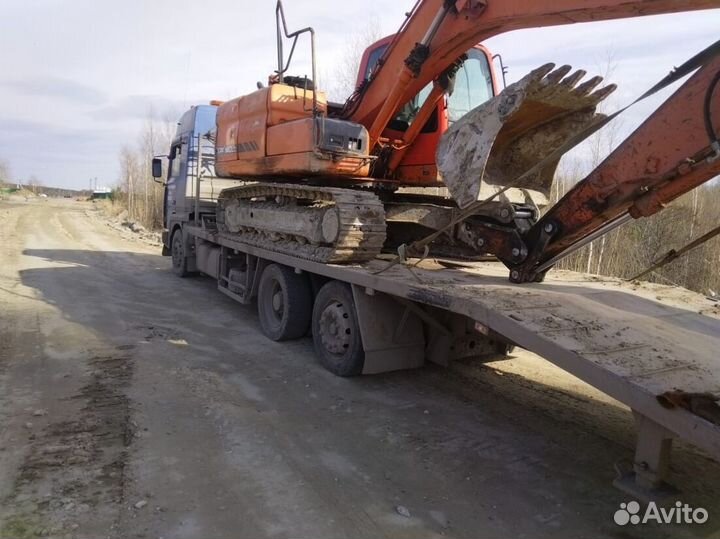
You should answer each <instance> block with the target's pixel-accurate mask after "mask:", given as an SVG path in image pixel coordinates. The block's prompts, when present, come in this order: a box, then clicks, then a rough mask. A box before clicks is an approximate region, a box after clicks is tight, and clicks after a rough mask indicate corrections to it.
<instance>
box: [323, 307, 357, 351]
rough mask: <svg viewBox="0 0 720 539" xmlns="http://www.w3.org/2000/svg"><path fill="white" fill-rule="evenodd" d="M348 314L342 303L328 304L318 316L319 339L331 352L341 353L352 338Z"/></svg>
mask: <svg viewBox="0 0 720 539" xmlns="http://www.w3.org/2000/svg"><path fill="white" fill-rule="evenodd" d="M351 333H352V331H351V329H350V316H349V314H348V312H347V311H346V309H345V306H344V305H343V304H342V303H332V304H331V305H328V306H327V307H326V308H325V310H324V311H323V313H322V315H321V316H320V341H321V342H322V344H323V346H324V347H325V349H326V350H327V351H328V352H330V353H333V354H342V353H344V352H345V350H347V348H348V347H349V346H350V342H351V339H352V335H351Z"/></svg>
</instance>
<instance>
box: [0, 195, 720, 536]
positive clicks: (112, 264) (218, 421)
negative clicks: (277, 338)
mask: <svg viewBox="0 0 720 539" xmlns="http://www.w3.org/2000/svg"><path fill="white" fill-rule="evenodd" d="M169 266H170V263H169V260H168V259H167V258H163V257H161V256H159V249H158V248H157V247H154V246H151V245H147V244H144V243H140V242H138V241H136V240H133V239H131V238H130V239H129V238H126V237H122V236H121V235H120V234H119V233H118V232H117V231H115V230H113V229H112V228H110V227H108V226H107V225H106V224H105V223H104V222H103V221H102V220H101V219H100V218H99V217H97V216H94V214H93V211H92V209H91V206H90V205H86V204H82V203H75V202H69V201H67V202H66V201H38V202H31V203H27V204H26V203H17V204H12V203H7V202H0V428H1V430H0V537H13V538H21V537H35V536H50V537H82V538H99V537H113V538H115V537H117V538H131V537H139V538H144V537H147V538H154V539H157V538H160V537H164V538H165V539H171V538H172V539H175V538H178V539H179V538H210V537H212V538H224V537H228V538H229V537H233V538H236V537H240V538H246V537H247V538H253V539H254V538H261V537H279V538H284V537H308V538H309V537H312V538H323V537H328V538H330V537H332V538H342V537H352V538H356V537H357V538H365V537H367V538H377V537H392V538H396V537H397V538H406V537H407V538H410V537H413V538H414V537H456V538H471V537H472V538H478V537H574V538H575V537H599V536H606V537H644V536H648V535H649V534H650V533H652V535H653V536H655V537H657V536H661V537H662V536H675V537H677V536H690V537H694V536H697V537H706V536H710V535H712V534H713V533H717V529H718V524H717V523H718V521H720V502H719V501H718V488H720V487H718V485H720V481H718V480H719V479H720V466H718V465H717V464H716V463H714V462H713V461H711V460H709V459H708V458H706V457H705V456H703V455H702V454H700V453H699V452H697V451H696V450H694V449H693V448H690V447H687V446H683V445H682V444H680V445H678V447H677V450H676V452H675V454H674V458H675V460H674V470H675V472H676V473H675V477H674V481H675V483H676V484H677V485H678V486H679V487H681V488H682V490H683V496H684V498H683V500H684V501H687V502H688V503H692V504H693V505H695V506H699V505H702V506H703V507H705V508H707V509H708V511H709V513H710V520H709V522H708V524H706V525H704V526H695V527H662V528H653V527H648V526H636V527H628V526H626V527H624V528H621V527H619V526H617V525H616V524H614V522H613V514H614V512H615V511H616V510H617V509H618V508H619V504H620V503H621V502H624V501H628V497H627V496H625V495H623V494H622V493H620V492H618V491H616V490H615V489H614V488H613V487H612V486H611V481H612V478H613V471H612V467H613V463H615V462H616V461H619V460H623V459H625V460H627V459H630V458H632V447H633V432H632V421H631V416H630V413H629V411H627V410H626V409H624V408H622V407H621V406H619V405H618V404H617V403H615V402H613V401H611V400H609V399H607V398H605V397H603V396H602V395H600V394H598V393H597V392H595V391H593V390H592V389H590V388H588V387H587V386H585V385H584V384H582V383H580V382H579V381H577V380H576V379H574V378H572V377H570V376H568V375H566V374H564V373H562V372H561V371H559V370H558V369H556V368H554V367H553V366H551V365H550V364H548V363H546V362H544V361H542V360H540V359H538V358H536V357H534V356H532V355H530V354H527V353H519V354H518V355H517V357H515V358H512V359H511V360H510V361H502V362H495V363H492V364H489V365H486V366H482V365H477V364H472V363H466V364H459V365H457V366H456V367H454V368H453V369H450V370H445V369H440V368H433V367H428V368H424V369H421V370H419V371H414V372H404V373H394V374H389V375H380V376H372V377H364V378H357V379H349V380H348V379H339V378H335V377H333V376H332V375H330V374H329V373H327V372H325V371H324V370H322V368H321V367H320V366H319V365H318V364H317V363H316V362H315V359H314V356H313V352H312V343H311V341H310V340H309V339H305V340H300V341H297V342H291V343H282V344H280V343H273V342H270V341H268V340H267V339H266V338H264V337H263V336H262V334H261V333H260V331H259V328H258V322H257V317H256V314H255V312H254V309H252V308H250V307H243V306H240V305H238V304H236V303H233V302H232V301H231V300H229V299H227V298H225V297H224V296H223V295H221V294H219V293H217V292H216V291H215V290H214V286H213V283H212V282H211V281H210V280H209V279H203V278H195V279H187V280H180V279H178V278H176V277H174V276H173V275H172V273H171V272H170V270H169Z"/></svg>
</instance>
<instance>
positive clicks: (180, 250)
mask: <svg viewBox="0 0 720 539" xmlns="http://www.w3.org/2000/svg"><path fill="white" fill-rule="evenodd" d="M170 254H171V256H172V269H173V273H175V275H177V276H178V277H182V278H185V277H189V276H190V275H191V272H190V271H188V260H187V256H186V254H185V241H184V240H183V233H182V230H181V229H179V228H178V229H177V230H175V232H174V233H173V235H172V243H171V246H170Z"/></svg>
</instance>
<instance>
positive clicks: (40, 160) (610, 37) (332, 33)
mask: <svg viewBox="0 0 720 539" xmlns="http://www.w3.org/2000/svg"><path fill="white" fill-rule="evenodd" d="M495 1H499V0H495ZM284 3H285V9H286V12H287V17H288V24H289V25H290V27H291V28H299V27H301V26H307V25H312V26H314V28H315V30H316V32H317V36H318V37H317V45H318V49H319V70H320V73H321V75H322V79H321V80H323V81H324V82H325V83H326V84H328V82H327V81H328V79H331V78H332V73H333V66H334V65H336V63H337V62H339V61H340V60H341V58H342V56H343V54H342V51H343V43H344V42H345V40H346V39H347V37H348V35H350V34H352V33H353V32H357V31H359V30H360V29H362V28H364V27H366V26H367V25H368V24H370V23H371V22H372V21H375V23H376V24H379V26H380V27H381V28H380V33H381V34H382V35H385V34H390V33H393V32H395V31H396V29H397V27H398V26H399V25H400V23H401V22H402V19H403V14H404V12H405V11H407V10H408V9H410V8H411V7H412V5H413V4H414V0H396V1H388V0H385V1H381V0H364V1H362V2H357V1H353V2H346V1H342V0H285V2H284ZM719 29H720V10H714V11H706V12H697V13H686V14H679V15H665V16H657V17H650V18H643V19H633V20H625V21H612V22H602V23H592V24H584V25H575V26H566V27H559V28H549V29H535V30H525V31H519V32H513V33H510V34H505V35H502V36H499V37H496V38H493V39H492V40H491V41H490V42H489V43H487V45H489V46H490V47H491V48H492V49H493V51H494V52H498V53H502V55H503V57H504V58H505V62H506V64H507V65H508V66H509V67H510V75H509V81H512V80H516V79H518V78H520V77H522V76H523V75H524V74H526V73H527V72H528V71H530V70H531V69H533V68H535V67H537V66H539V65H541V64H543V63H546V62H551V61H552V62H557V63H569V64H571V65H573V66H574V67H578V68H584V69H586V70H588V71H589V72H593V71H595V72H602V71H604V70H605V68H606V64H607V58H608V57H609V56H611V57H612V58H613V61H614V63H615V64H616V68H615V70H614V72H613V74H612V79H611V80H612V82H616V83H618V84H619V85H620V90H619V91H618V92H617V93H616V94H615V96H614V97H613V99H612V101H611V103H610V105H611V106H619V105H621V104H624V103H627V102H629V101H631V100H632V99H633V98H634V97H636V96H638V95H639V94H641V93H642V92H643V91H644V90H645V89H647V88H648V87H649V86H651V85H652V84H654V83H655V82H656V81H657V79H659V78H661V77H662V76H664V75H665V74H666V73H667V72H668V71H669V70H670V69H671V68H672V67H673V66H674V65H678V64H680V63H682V62H683V61H685V60H686V59H687V58H689V57H690V56H692V55H693V54H695V53H697V52H699V51H700V50H701V49H703V48H705V47H706V46H708V45H710V44H711V43H712V42H714V41H716V40H717V39H718V38H719V37H720V32H719V31H718V30H719ZM361 52H362V51H358V54H360V53H361ZM275 63H276V52H275V34H274V1H272V0H263V1H261V2H257V1H250V0H203V1H198V0H173V1H169V0H152V1H150V0H122V1H121V2H110V1H107V0H104V1H103V0H0V158H2V159H6V160H8V161H9V162H10V165H11V169H12V171H13V174H14V176H16V177H18V178H20V179H22V180H26V179H27V178H28V177H29V176H30V175H36V176H37V177H38V178H40V179H41V180H42V181H43V182H44V183H45V184H46V185H52V186H67V187H75V188H84V187H86V186H87V185H88V179H89V178H93V177H97V178H98V183H99V184H100V185H108V186H110V185H113V184H115V183H116V181H117V179H118V169H119V167H118V151H119V149H120V147H121V146H122V145H123V144H124V143H130V144H134V143H135V141H136V139H137V134H138V131H139V130H140V129H141V127H142V124H143V121H144V119H145V118H147V116H148V114H150V113H153V114H155V115H156V116H158V117H172V118H176V117H177V116H179V114H181V113H182V111H183V110H185V109H186V108H187V107H189V106H190V105H192V104H195V103H201V102H207V101H208V100H210V99H229V98H232V97H235V96H237V95H242V94H243V93H248V92H250V91H252V90H254V89H255V81H257V80H266V78H267V75H268V74H269V73H270V72H272V70H273V69H274V68H275ZM298 67H299V68H300V71H302V66H298ZM299 74H304V73H299ZM334 97H337V96H334ZM657 103H658V101H657V100H655V101H654V102H653V103H650V104H646V105H643V106H642V107H638V108H637V109H636V110H634V111H633V112H632V114H630V115H628V116H627V117H625V119H624V120H623V122H622V126H623V130H625V131H628V130H630V129H631V128H632V127H634V126H636V125H637V124H638V123H639V122H640V121H641V119H642V117H643V115H646V114H648V113H649V111H650V110H652V109H651V107H652V106H653V105H657Z"/></svg>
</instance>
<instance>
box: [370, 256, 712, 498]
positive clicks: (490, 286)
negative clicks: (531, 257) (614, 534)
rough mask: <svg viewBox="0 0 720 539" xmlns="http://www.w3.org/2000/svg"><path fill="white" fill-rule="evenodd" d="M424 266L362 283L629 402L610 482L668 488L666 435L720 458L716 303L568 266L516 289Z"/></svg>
mask: <svg viewBox="0 0 720 539" xmlns="http://www.w3.org/2000/svg"><path fill="white" fill-rule="evenodd" d="M374 265H375V266H378V267H381V265H382V263H377V262H376V263H374ZM431 266H432V264H426V265H425V268H422V269H419V268H416V269H414V270H413V272H414V273H415V274H416V275H417V279H415V278H413V277H412V276H410V275H409V273H408V270H407V269H405V268H394V269H392V270H388V271H386V272H383V273H382V274H380V275H379V276H375V275H371V276H368V277H367V284H368V286H370V287H371V288H377V289H378V290H383V291H387V292H389V293H392V294H395V295H400V296H404V297H406V298H408V299H412V300H414V301H417V302H420V303H425V304H429V305H434V306H436V307H440V308H443V309H447V310H450V311H453V312H458V313H462V314H465V315H466V316H468V317H470V318H472V319H473V320H476V321H477V322H479V323H480V324H482V325H484V326H486V327H488V328H490V329H492V330H494V331H496V332H497V333H499V334H501V335H503V336H504V337H506V338H507V339H509V340H511V341H513V342H515V343H516V344H518V345H519V346H521V347H523V348H525V349H527V350H530V351H532V352H534V353H536V354H538V355H539V356H541V357H543V358H545V359H547V360H549V361H551V362H552V363H554V364H556V365H557V366H559V367H560V368H562V369H563V370H565V371H567V372H569V373H571V374H573V375H574V376H577V377H578V378H580V379H582V380H583V381H585V382H586V383H588V384H590V385H592V386H594V387H596V388H598V389H599V390H601V391H603V392H604V393H606V394H608V395H610V396H611V397H613V398H615V399H617V400H618V401H620V402H622V403H624V404H626V405H627V406H628V407H630V408H631V409H632V411H633V414H634V417H635V420H636V426H637V432H638V440H637V447H636V454H635V458H634V463H633V468H632V469H631V470H619V477H618V479H617V480H616V482H615V484H616V486H618V487H619V488H621V489H623V490H625V491H627V492H630V493H632V494H634V495H636V496H638V497H640V498H642V499H650V498H658V497H661V496H663V495H666V494H670V493H672V492H673V489H672V487H670V486H669V485H667V484H666V483H665V482H664V479H665V477H666V475H667V471H668V466H669V457H670V450H671V443H672V439H673V438H675V437H680V438H683V439H685V440H687V441H689V442H691V443H692V444H694V445H696V446H698V447H700V448H702V449H703V450H705V451H706V452H708V453H709V454H710V455H711V456H712V457H713V458H714V459H715V460H719V461H720V408H719V407H718V406H717V403H716V401H717V399H719V398H720V353H718V351H719V350H720V308H718V304H716V303H712V302H710V301H708V300H706V299H705V298H703V297H702V296H700V295H698V294H693V293H690V292H688V291H687V290H681V289H677V288H672V287H663V286H657V285H646V284H643V285H639V284H634V285H633V284H629V283H624V282H621V281H618V280H611V279H603V278H597V277H588V276H582V275H579V274H575V273H571V272H561V271H555V272H552V273H551V274H550V275H549V276H548V278H547V279H546V281H545V282H544V283H542V284H527V285H521V286H517V285H512V284H510V283H509V282H508V281H507V278H506V276H505V272H504V269H503V268H502V267H500V266H499V265H498V264H492V263H484V264H468V265H465V264H463V265H462V266H461V267H458V268H457V269H448V268H445V267H435V268H432V267H431ZM365 280H366V279H363V281H365Z"/></svg>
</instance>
